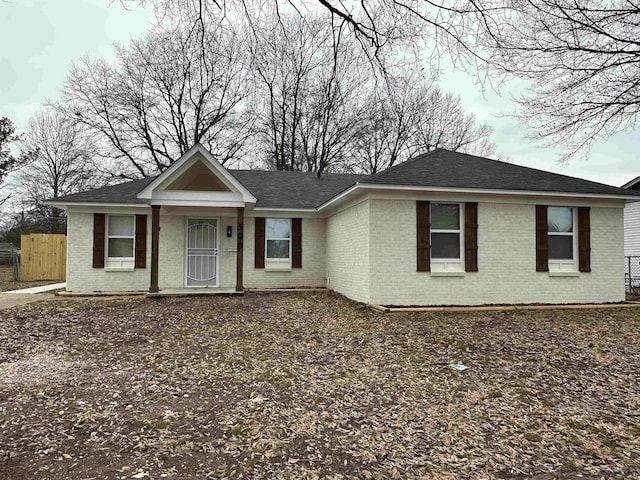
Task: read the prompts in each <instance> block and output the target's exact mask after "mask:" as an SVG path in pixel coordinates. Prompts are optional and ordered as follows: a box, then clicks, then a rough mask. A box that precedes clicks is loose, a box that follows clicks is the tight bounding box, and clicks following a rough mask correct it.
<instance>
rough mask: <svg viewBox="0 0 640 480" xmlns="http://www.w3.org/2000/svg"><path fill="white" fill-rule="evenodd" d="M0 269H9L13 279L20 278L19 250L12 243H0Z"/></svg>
mask: <svg viewBox="0 0 640 480" xmlns="http://www.w3.org/2000/svg"><path fill="white" fill-rule="evenodd" d="M0 267H9V269H10V270H11V272H12V274H13V279H14V280H18V278H19V276H20V249H19V248H17V247H16V246H15V245H14V244H13V243H0Z"/></svg>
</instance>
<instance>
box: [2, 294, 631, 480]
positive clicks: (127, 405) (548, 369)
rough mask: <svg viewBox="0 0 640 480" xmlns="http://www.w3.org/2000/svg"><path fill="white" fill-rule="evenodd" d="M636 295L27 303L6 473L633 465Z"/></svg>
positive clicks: (600, 470) (523, 470)
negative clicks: (624, 304)
mask: <svg viewBox="0 0 640 480" xmlns="http://www.w3.org/2000/svg"><path fill="white" fill-rule="evenodd" d="M638 313H640V310H636V309H629V308H627V309H619V310H599V311H535V312H523V311H519V312H505V313H500V312H498V313H496V312H485V313H469V314H459V313H456V314H453V313H429V314H426V313H422V314H396V315H383V314H379V313H376V312H372V311H371V310H368V309H366V308H364V307H363V306H361V305H358V304H355V303H352V302H349V301H347V300H345V299H343V298H341V297H339V296H336V295H333V294H331V293H328V292H309V293H286V294H262V295H261V294H247V295H245V296H244V297H201V298H173V299H171V298H168V299H153V300H144V299H139V298H130V299H113V300H111V301H108V302H106V301H96V300H59V299H58V300H56V301H45V302H40V303H34V304H30V305H27V306H23V307H16V308H13V309H10V310H6V311H3V312H0V378H1V381H0V478H3V479H4V478H8V479H32V478H43V479H54V480H55V479H66V478H69V479H88V478H95V479H125V478H182V479H184V478H259V479H271V478H282V479H306V478H308V479H319V478H332V479H340V478H343V479H346V478H364V479H368V478H371V479H388V478H406V479H418V478H420V479H423V478H427V479H431V478H433V479H454V478H455V479H458V478H459V479H480V478H483V479H484V478H498V479H506V478H512V479H525V478H534V479H537V480H543V479H544V480H551V479H577V478H591V479H596V478H598V479H600V478H625V479H628V478H638V477H640V418H639V415H640V410H639V408H638V407H639V404H640V383H639V382H638V380H639V375H640V374H639V373H638V372H639V367H640V361H639V360H640V343H639V341H638V340H639V335H640V316H639V315H638ZM451 362H455V363H464V364H465V365H467V366H469V367H470V368H469V369H468V370H466V371H464V372H459V371H455V370H453V369H451V368H449V367H448V366H447V365H448V364H449V363H451Z"/></svg>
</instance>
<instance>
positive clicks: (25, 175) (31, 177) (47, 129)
mask: <svg viewBox="0 0 640 480" xmlns="http://www.w3.org/2000/svg"><path fill="white" fill-rule="evenodd" d="M24 145H25V146H26V148H27V149H28V150H30V151H32V152H34V153H33V156H32V158H31V161H30V163H29V164H28V165H27V166H25V167H24V168H23V170H22V171H21V172H20V174H19V179H18V180H19V187H18V189H17V190H18V193H19V194H21V195H22V196H23V198H24V200H25V201H26V204H27V205H28V206H29V208H30V210H31V211H32V212H34V213H35V214H37V215H38V216H40V217H42V218H43V219H46V220H47V222H46V223H47V224H48V225H49V228H50V231H51V232H59V231H64V222H62V221H60V217H61V212H60V210H58V209H57V208H53V207H50V206H48V205H45V204H44V200H47V199H51V198H57V197H61V196H64V195H69V194H71V193H75V192H79V191H83V190H87V189H89V188H91V187H96V186H98V185H100V183H101V179H100V176H99V175H97V174H96V169H95V165H94V163H93V161H92V156H93V154H94V153H93V152H94V146H93V144H92V142H91V140H90V136H89V134H88V133H87V131H86V130H85V129H84V128H83V126H82V125H81V124H79V123H78V122H74V121H73V119H69V118H68V117H67V116H65V115H64V114H62V113H61V112H59V111H55V110H53V109H44V110H41V111H38V112H36V113H35V114H34V115H33V117H32V118H31V120H30V121H29V125H28V129H27V133H26V134H25V138H24Z"/></svg>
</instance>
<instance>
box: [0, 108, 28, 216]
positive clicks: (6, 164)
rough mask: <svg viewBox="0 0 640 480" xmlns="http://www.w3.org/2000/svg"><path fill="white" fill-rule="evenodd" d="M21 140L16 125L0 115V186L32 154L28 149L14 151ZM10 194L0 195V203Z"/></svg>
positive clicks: (7, 198)
mask: <svg viewBox="0 0 640 480" xmlns="http://www.w3.org/2000/svg"><path fill="white" fill-rule="evenodd" d="M21 140H22V135H18V134H16V127H15V125H14V124H13V122H12V121H11V120H10V119H8V118H7V117H0V187H2V186H3V183H4V181H5V180H6V177H7V176H8V175H9V174H10V173H11V172H13V171H15V170H17V169H18V168H20V167H21V166H23V165H24V164H25V163H27V162H28V161H29V159H30V158H31V157H32V156H33V152H32V151H31V150H29V149H22V150H19V152H17V153H16V152H15V150H16V149H17V148H16V145H18V143H19V142H20V141H21ZM10 197H11V194H5V195H0V205H2V204H4V203H5V202H6V201H7V200H9V198H10Z"/></svg>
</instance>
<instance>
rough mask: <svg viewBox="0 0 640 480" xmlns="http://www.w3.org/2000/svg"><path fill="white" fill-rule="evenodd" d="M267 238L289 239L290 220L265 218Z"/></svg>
mask: <svg viewBox="0 0 640 480" xmlns="http://www.w3.org/2000/svg"><path fill="white" fill-rule="evenodd" d="M266 234H267V238H290V237H291V220H290V219H288V218H267V223H266Z"/></svg>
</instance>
